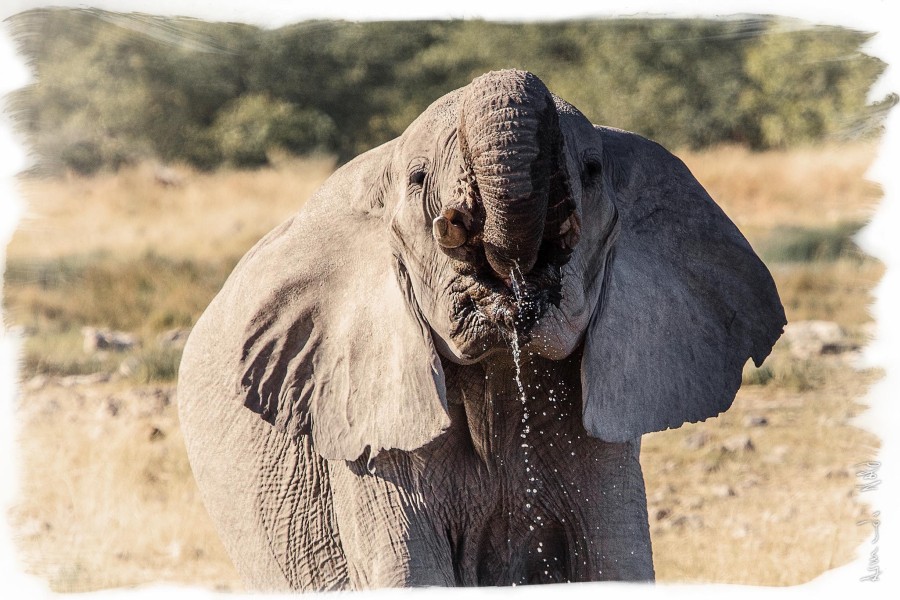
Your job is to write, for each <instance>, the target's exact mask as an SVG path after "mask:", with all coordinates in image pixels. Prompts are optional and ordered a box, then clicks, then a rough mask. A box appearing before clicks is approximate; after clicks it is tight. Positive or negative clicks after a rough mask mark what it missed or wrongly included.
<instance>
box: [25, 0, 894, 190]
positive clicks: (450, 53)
mask: <svg viewBox="0 0 900 600" xmlns="http://www.w3.org/2000/svg"><path fill="white" fill-rule="evenodd" d="M10 22H11V25H12V27H13V30H14V32H15V33H16V35H17V39H18V40H19V43H20V48H21V50H22V51H23V53H24V54H25V56H26V57H27V58H28V59H29V60H30V63H31V65H32V67H33V69H34V71H35V82H36V83H34V84H33V85H31V86H29V87H27V88H25V89H23V90H21V91H20V92H19V93H17V94H15V95H14V96H13V97H12V99H11V102H12V108H13V110H14V111H16V112H17V116H18V118H19V120H20V122H21V124H22V127H23V130H24V131H25V132H26V134H27V135H28V137H29V139H30V142H31V143H32V147H33V148H34V149H35V151H36V153H37V156H38V157H39V158H40V163H41V165H42V167H43V168H46V169H49V170H51V171H61V170H65V169H69V170H73V171H75V172H79V173H92V172H95V171H98V170H101V169H117V168H119V167H120V166H122V165H124V164H128V163H134V162H137V161H140V160H145V159H148V158H152V159H156V160H161V161H166V162H182V163H187V164H190V165H192V166H194V167H197V168H201V169H213V168H215V167H218V166H220V165H229V166H237V167H253V166H260V165H263V164H266V163H267V162H268V160H269V157H270V156H271V155H272V153H273V152H282V153H283V152H287V153H289V154H298V155H306V154H315V153H319V154H331V155H334V156H337V157H338V160H339V161H342V162H343V161H346V160H348V159H349V158H352V157H353V156H355V155H356V154H359V153H360V152H363V151H364V150H367V149H368V148H371V147H373V146H376V145H378V144H380V143H382V142H385V141H387V140H389V139H391V138H393V137H395V136H397V135H398V134H400V133H401V132H402V131H403V130H404V129H405V127H406V126H407V125H408V124H409V123H410V122H411V121H412V120H413V119H414V118H415V117H416V116H417V115H418V114H419V113H420V112H421V111H422V110H423V109H424V108H426V107H427V106H428V105H429V104H430V103H431V102H433V101H434V100H435V99H437V98H438V97H440V96H441V95H443V94H445V93H447V92H448V91H451V90H453V89H456V88H458V87H461V86H463V85H465V84H467V83H468V82H469V81H470V80H471V79H472V78H474V77H475V76H477V75H479V74H481V73H483V72H486V71H489V70H491V69H499V68H506V67H517V68H524V69H528V70H531V71H532V72H534V73H536V74H537V75H538V76H540V77H541V78H542V79H543V80H544V81H545V83H546V84H547V86H548V87H549V88H550V89H551V90H553V91H554V92H555V93H557V94H558V95H559V96H561V97H563V98H565V99H567V100H568V101H570V102H571V103H572V104H574V105H575V106H576V107H578V108H579V109H580V110H581V111H582V112H583V113H584V114H585V115H586V116H587V117H588V118H589V119H591V120H592V121H593V122H595V123H602V124H608V125H613V126H616V127H620V128H623V129H628V130H631V131H635V132H638V133H641V134H643V135H645V136H648V137H651V138H653V139H656V140H657V141H659V142H661V143H662V144H664V145H666V146H668V147H671V148H692V149H699V148H704V147H707V146H711V145H715V144H721V143H737V144H741V145H745V146H747V147H749V148H752V149H755V150H759V149H770V148H785V147H791V146H796V145H802V144H808V143H815V142H823V141H832V140H846V139H857V138H861V137H870V136H873V135H877V133H878V132H879V131H880V127H881V122H882V120H883V116H884V114H885V112H886V111H887V109H888V108H890V106H892V105H893V104H894V103H895V102H896V96H893V95H892V96H888V97H886V98H883V99H880V100H878V101H876V102H874V103H870V102H869V101H868V99H867V93H868V90H869V89H870V88H871V86H872V84H873V82H874V81H875V80H876V79H877V78H878V76H879V74H880V73H881V72H882V70H883V69H884V66H885V65H884V64H883V63H882V62H881V61H879V60H877V59H875V58H873V57H870V56H867V55H865V54H864V53H863V52H862V50H861V47H862V45H863V44H864V43H865V42H866V41H867V40H868V39H869V37H870V34H866V33H863V32H859V31H853V30H849V29H844V28H836V27H823V26H811V25H808V24H804V23H798V22H795V21H790V20H785V19H781V18H770V17H753V18H746V17H743V18H740V19H716V20H713V19H707V20H703V19H691V20H673V19H642V20H636V19H604V20H582V21H561V22H552V23H497V22H485V21H477V20H476V21H419V22H377V23H352V22H336V21H308V22H302V23H298V24H295V25H290V26H287V27H282V28H280V29H275V30H266V29H261V28H258V27H254V26H249V25H239V24H232V23H209V22H203V21H198V20H193V19H187V18H177V19H173V18H161V17H154V16H148V15H138V14H128V15H125V14H118V13H109V12H103V11H98V10H72V9H42V10H35V11H29V12H26V13H22V14H20V15H17V16H15V17H12V18H11V19H10Z"/></svg>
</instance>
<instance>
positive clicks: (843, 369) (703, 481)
mask: <svg viewBox="0 0 900 600" xmlns="http://www.w3.org/2000/svg"><path fill="white" fill-rule="evenodd" d="M825 372H826V373H827V379H824V380H820V381H819V382H818V385H816V386H815V387H813V388H812V389H806V390H805V391H802V392H800V391H796V390H795V389H791V388H786V389H785V388H778V387H774V388H773V387H771V386H766V387H758V386H751V387H745V388H743V389H742V390H741V392H740V393H739V394H738V397H737V399H736V400H735V403H734V406H733V407H732V408H731V409H730V410H729V411H728V412H727V413H725V414H723V415H721V416H720V417H718V418H717V419H712V420H709V421H707V422H705V423H697V424H693V425H685V426H684V427H681V428H680V429H677V430H674V431H665V432H660V433H654V434H650V435H647V436H645V437H644V443H643V445H642V449H641V453H642V457H641V462H642V463H643V465H644V477H645V480H646V481H647V497H648V507H649V514H650V526H651V528H650V532H651V538H652V540H653V551H654V558H655V560H654V562H655V564H656V569H657V577H658V579H659V581H662V582H729V583H737V584H747V585H795V584H798V583H803V582H806V581H809V580H811V579H813V578H815V577H816V576H818V575H820V574H822V573H823V572H825V571H827V570H828V569H832V568H834V567H837V566H840V565H843V564H846V563H847V562H849V561H850V560H852V559H853V558H854V555H855V551H856V548H857V547H858V546H859V545H860V544H861V543H863V541H864V540H865V539H866V536H867V535H869V534H870V533H871V529H869V528H865V527H860V526H858V525H857V522H859V521H861V520H863V519H865V518H868V517H869V516H870V515H871V512H872V509H871V508H869V507H867V506H866V505H865V504H863V503H862V502H860V498H859V495H858V491H857V489H856V486H857V484H859V483H860V481H859V480H857V478H856V476H855V473H856V471H857V470H858V469H856V468H854V465H856V464H858V463H860V462H864V461H868V460H872V457H873V456H874V454H875V452H876V451H877V447H878V440H877V438H875V436H873V435H872V434H870V433H867V432H865V431H862V430H860V429H857V428H855V427H852V426H851V425H850V419H852V418H853V417H854V416H855V415H857V414H859V413H860V412H861V411H862V410H863V407H862V406H861V405H860V404H859V403H858V401H859V399H860V398H861V397H862V395H863V394H864V393H865V391H866V388H867V387H868V385H869V384H871V383H872V382H873V381H874V380H875V378H876V376H877V375H876V374H875V373H872V372H868V373H859V372H857V371H854V370H853V369H852V368H850V367H849V366H847V365H846V364H842V362H841V359H839V358H835V359H833V360H832V362H831V364H828V365H827V366H826V369H825ZM760 419H765V423H764V424H760V425H756V426H754V425H752V423H759V422H760ZM746 440H749V444H750V445H749V446H747V445H745V444H743V442H744V441H746ZM817 441H821V442H823V443H818V442H817ZM736 442H741V443H737V444H736ZM732 444H736V445H737V446H739V449H733V450H729V449H726V448H725V447H724V446H726V445H732ZM862 575H864V573H863V574H861V576H862Z"/></svg>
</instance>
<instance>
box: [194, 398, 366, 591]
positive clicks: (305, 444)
mask: <svg viewBox="0 0 900 600" xmlns="http://www.w3.org/2000/svg"><path fill="white" fill-rule="evenodd" d="M189 399H190V400H193V402H187V401H184V400H183V401H182V404H181V421H182V427H184V428H185V429H186V430H187V431H188V432H189V435H186V436H185V441H186V444H187V449H188V454H189V456H190V460H191V468H192V470H193V472H194V476H195V478H196V480H197V483H198V487H199V490H200V493H201V496H202V498H203V502H204V504H205V505H206V508H207V510H208V511H209V514H210V516H211V517H212V520H213V523H214V524H215V526H216V530H217V532H218V533H219V537H220V538H221V540H222V543H223V545H224V546H225V549H226V551H227V552H228V554H229V556H230V557H231V559H232V562H233V563H234V565H235V567H236V568H237V570H238V572H239V574H240V575H241V578H242V579H243V580H244V582H245V583H246V585H247V588H248V590H252V591H260V592H287V591H320V590H334V589H345V588H347V587H348V586H349V577H348V576H347V567H346V561H345V560H344V557H343V551H342V549H341V546H340V540H339V539H338V537H337V525H336V523H335V522H334V521H335V519H334V513H333V511H332V509H331V494H330V489H329V483H328V472H327V467H326V465H325V463H324V461H323V460H322V459H321V458H320V457H318V456H317V455H316V454H315V453H314V452H313V451H312V449H311V448H310V445H309V440H308V438H304V439H301V440H300V441H299V443H297V442H294V441H293V440H291V439H290V437H289V436H288V435H286V434H284V433H282V432H279V431H276V430H275V429H273V428H272V426H270V425H269V424H268V423H265V422H264V421H262V420H261V419H260V418H259V417H258V416H257V415H255V414H253V413H251V412H250V411H248V410H246V409H245V408H243V407H242V406H240V405H239V404H237V403H234V404H233V405H231V404H226V403H221V405H220V406H218V407H217V409H216V410H215V411H214V410H210V409H209V408H208V406H206V405H204V404H203V403H202V402H201V401H202V400H204V399H203V398H202V397H201V396H200V395H199V394H196V395H192V396H190V397H189Z"/></svg>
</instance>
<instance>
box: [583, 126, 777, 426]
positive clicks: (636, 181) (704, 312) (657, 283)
mask: <svg viewBox="0 0 900 600" xmlns="http://www.w3.org/2000/svg"><path fill="white" fill-rule="evenodd" d="M601 131H602V136H603V147H604V161H603V171H604V174H603V185H604V186H606V187H607V190H606V192H607V193H609V195H611V196H612V199H613V201H614V203H615V207H616V210H617V211H618V213H619V219H618V232H617V236H616V239H615V241H614V247H613V250H612V259H611V260H610V261H609V266H608V269H609V270H608V273H606V274H605V276H606V277H607V282H606V285H604V286H603V287H604V288H605V290H603V291H602V293H604V299H603V302H602V303H600V302H598V303H597V304H598V306H600V309H599V312H597V313H595V314H594V316H593V317H592V319H591V323H590V326H589V329H588V332H587V334H586V337H585V347H584V354H583V358H582V382H583V389H582V393H583V396H584V397H583V402H584V425H585V428H586V429H587V431H588V432H589V433H590V434H591V435H594V436H595V437H599V438H601V439H603V440H606V441H611V442H622V441H626V440H630V439H633V438H635V437H637V436H639V435H641V434H644V433H648V432H651V431H660V430H663V429H667V428H674V427H679V426H681V425H682V424H683V423H685V422H697V421H702V420H705V419H707V418H709V417H712V416H715V415H717V414H719V413H721V412H723V411H725V410H727V409H728V408H729V407H730V406H731V403H732V401H733V400H734V396H735V394H736V393H737V390H738V388H739V387H740V384H741V372H742V369H743V366H744V363H746V361H747V359H748V358H751V357H752V358H753V360H754V361H755V362H756V364H757V365H759V364H761V363H762V361H763V360H764V359H765V357H766V356H767V355H768V354H769V352H770V351H771V349H772V346H773V345H774V343H775V341H776V340H777V339H778V337H779V336H780V335H781V332H782V328H783V326H784V324H785V323H786V319H785V316H784V309H783V308H782V306H781V301H780V300H779V297H778V293H777V291H776V289H775V283H774V281H773V280H772V277H771V275H770V274H769V271H768V269H766V267H765V265H763V263H762V262H761V261H760V259H759V258H758V257H757V256H756V254H755V253H754V252H753V250H752V248H751V247H750V245H749V243H747V241H746V240H745V239H744V237H743V236H742V235H741V233H740V232H739V231H738V229H737V227H736V226H735V225H734V223H732V222H731V221H730V220H729V219H728V217H727V216H726V215H725V213H724V212H723V211H722V210H721V209H720V208H719V207H718V206H717V205H716V203H715V202H713V200H712V199H711V198H710V197H709V195H708V194H707V193H706V190H704V189H703V187H702V186H701V185H700V184H699V183H698V182H697V180H696V179H695V178H694V177H693V175H692V174H691V173H690V171H688V169H687V167H685V166H684V164H683V163H682V162H681V161H680V160H678V159H677V158H675V157H674V156H672V155H671V154H670V153H669V152H668V151H666V150H665V149H664V148H662V147H661V146H659V145H658V144H656V143H654V142H650V141H648V140H646V139H644V138H642V137H640V136H637V135H635V134H630V133H626V132H621V131H616V130H601ZM613 157H615V158H613Z"/></svg>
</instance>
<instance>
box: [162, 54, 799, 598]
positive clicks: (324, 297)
mask: <svg viewBox="0 0 900 600" xmlns="http://www.w3.org/2000/svg"><path fill="white" fill-rule="evenodd" d="M785 323H786V320H785V315H784V310H783V307H782V305H781V301H780V299H779V296H778V292H777V290H776V287H775V284H774V282H773V279H772V277H771V274H770V273H769V271H768V270H767V268H766V267H765V265H764V264H763V263H762V261H761V260H760V259H759V258H758V257H757V255H756V254H755V253H754V251H753V249H752V248H751V246H750V244H749V243H748V242H747V241H746V239H745V238H744V237H743V236H742V234H741V233H740V232H739V230H738V229H737V227H736V226H735V225H734V224H733V223H732V222H731V221H730V220H729V219H728V217H727V216H726V215H725V213H724V212H723V211H722V210H721V209H720V208H719V207H718V205H717V204H716V203H715V202H714V201H713V200H712V199H711V198H710V196H709V195H708V194H707V192H706V191H705V190H704V188H703V187H702V186H701V185H700V184H699V183H698V182H697V181H696V179H695V178H694V177H693V175H692V174H691V173H690V171H689V170H688V169H687V167H686V166H685V165H684V164H683V163H682V162H681V161H680V160H679V159H677V158H676V157H675V156H673V155H672V154H671V153H669V152H668V151H667V150H665V149H664V148H663V147H662V146H660V145H658V144H656V143H655V142H652V141H650V140H648V139H645V138H643V137H641V136H639V135H637V134H634V133H629V132H626V131H623V130H619V129H614V128H609V127H601V126H595V125H593V124H591V122H590V121H588V119H587V118H586V117H585V116H584V115H582V113H581V112H579V111H578V110H577V109H576V108H575V107H573V106H572V105H570V104H568V103H566V102H565V101H563V100H562V99H560V98H558V97H556V96H555V95H553V94H552V93H551V92H550V91H549V90H548V89H547V87H546V85H545V84H544V83H543V82H542V81H541V80H540V79H539V78H538V77H537V76H536V75H534V74H532V73H530V72H527V71H521V70H515V69H507V70H501V71H492V72H490V73H487V74H484V75H482V76H480V77H478V78H476V79H474V80H473V81H472V82H471V83H470V84H468V85H467V86H465V87H463V88H461V89H458V90H456V91H453V92H451V93H449V94H447V95H445V96H443V97H442V98H440V99H438V100H437V101H435V102H434V103H433V104H432V105H431V106H429V107H428V108H427V109H426V110H425V111H424V112H423V113H422V114H421V115H420V116H419V117H418V118H417V119H416V120H415V121H414V122H413V123H412V124H410V125H409V127H408V128H407V129H406V131H405V132H404V133H403V134H402V135H400V136H399V137H398V138H396V139H394V140H392V141H389V142H387V143H385V144H383V145H381V146H378V147H376V148H374V149H372V150H369V151H367V152H365V153H363V154H362V155H360V156H358V157H356V158H355V159H353V160H352V161H350V162H348V163H347V164H345V165H343V166H342V167H340V168H339V169H338V170H337V171H335V172H334V173H333V174H332V175H331V177H330V178H329V179H328V180H327V181H326V182H325V183H324V184H323V185H322V187H321V188H320V189H319V190H318V191H317V192H316V193H315V194H314V196H313V197H312V198H311V199H310V200H309V201H308V202H307V203H306V204H305V205H304V206H303V207H302V208H301V209H300V211H299V212H298V214H296V215H295V216H294V217H293V218H291V219H289V220H288V221H287V222H285V223H283V224H282V225H280V226H278V227H277V228H276V229H274V230H273V231H271V232H270V233H269V234H267V235H266V236H265V237H264V238H262V239H261V240H260V241H259V242H258V243H257V244H256V245H255V246H254V247H253V248H252V249H251V250H250V251H249V252H248V253H247V254H246V255H245V256H244V257H243V258H242V259H241V260H240V261H239V263H238V264H237V266H236V267H235V269H234V271H233V272H232V274H231V275H230V276H229V278H228V279H227V281H226V282H225V284H224V286H223V288H222V290H221V291H220V292H219V293H218V295H217V296H216V297H215V298H214V299H213V301H212V302H211V304H210V305H209V307H208V308H207V309H206V311H205V312H204V313H203V315H202V316H201V317H200V319H199V320H198V322H197V323H196V325H195V327H194V329H193V331H192V332H191V334H190V336H189V339H188V341H187V344H186V346H185V348H184V354H183V358H182V362H181V366H180V372H179V382H178V388H177V395H178V403H179V416H180V422H181V427H182V431H183V434H184V439H185V443H186V446H187V451H188V456H189V459H190V464H191V468H192V471H193V473H194V477H195V479H196V481H197V484H198V487H199V490H200V495H201V498H202V500H203V502H204V504H205V506H206V508H207V510H208V512H209V514H210V515H211V517H212V520H213V522H214V524H215V527H216V530H217V532H218V534H219V535H220V537H221V539H222V541H223V543H224V546H225V548H226V550H227V552H228V554H229V556H230V557H231V559H232V560H233V562H234V564H235V566H236V568H237V570H238V572H239V574H240V576H241V577H242V578H243V579H244V580H245V581H246V584H247V586H248V587H249V588H251V589H254V590H265V591H287V590H294V591H307V590H315V591H322V590H339V589H366V588H380V587H413V586H505V585H519V584H535V583H555V582H583V581H604V580H616V581H644V582H647V581H652V580H653V579H654V568H653V557H652V550H651V544H650V535H649V525H648V519H647V501H646V493H645V488H644V479H643V474H642V471H641V465H640V460H639V459H640V444H641V436H642V435H643V434H645V433H649V432H653V431H661V430H665V429H668V428H677V427H680V426H681V425H682V424H684V423H686V422H697V421H702V420H706V419H707V418H710V417H714V416H717V415H718V414H719V413H721V412H723V411H725V410H727V409H728V408H729V407H730V406H731V404H732V402H733V399H734V397H735V394H736V393H737V390H738V388H739V387H740V384H741V373H742V369H743V366H744V364H745V363H746V362H747V361H748V359H750V358H752V359H753V361H754V362H755V363H756V364H757V365H760V364H761V363H762V361H763V360H764V359H765V358H766V356H768V354H769V353H770V351H771V349H772V346H773V345H774V343H775V341H776V340H777V339H778V337H779V336H780V335H781V333H782V331H783V326H784V325H785Z"/></svg>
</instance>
